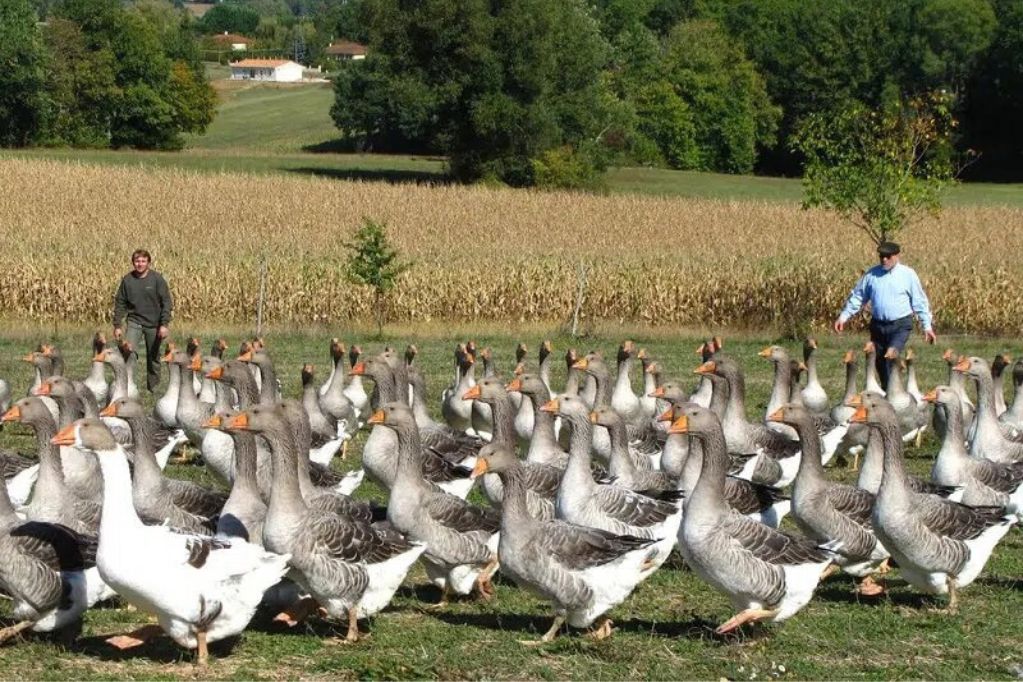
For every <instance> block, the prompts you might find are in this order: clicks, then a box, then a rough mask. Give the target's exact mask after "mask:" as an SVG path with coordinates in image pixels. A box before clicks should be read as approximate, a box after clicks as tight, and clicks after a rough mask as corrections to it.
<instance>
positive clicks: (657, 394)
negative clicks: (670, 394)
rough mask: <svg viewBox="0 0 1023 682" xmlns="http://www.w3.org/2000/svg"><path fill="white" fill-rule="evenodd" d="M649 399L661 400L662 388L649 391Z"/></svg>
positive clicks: (662, 395)
mask: <svg viewBox="0 0 1023 682" xmlns="http://www.w3.org/2000/svg"><path fill="white" fill-rule="evenodd" d="M650 397H651V398H663V397H664V387H662V386H658V387H657V388H655V389H654V390H652V391H650Z"/></svg>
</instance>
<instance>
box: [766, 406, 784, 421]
mask: <svg viewBox="0 0 1023 682" xmlns="http://www.w3.org/2000/svg"><path fill="white" fill-rule="evenodd" d="M784 417H785V408H784V407H779V408H778V409H777V410H775V411H774V412H772V413H771V414H769V415H767V421H769V422H780V421H783V420H784Z"/></svg>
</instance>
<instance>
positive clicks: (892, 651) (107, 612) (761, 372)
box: [0, 325, 1023, 680]
mask: <svg viewBox="0 0 1023 682" xmlns="http://www.w3.org/2000/svg"><path fill="white" fill-rule="evenodd" d="M473 329H474V330H470V328H468V327H466V328H461V329H460V328H452V327H445V328H440V327H429V328H422V327H420V328H412V327H409V328H395V329H394V330H392V334H391V335H390V336H388V337H387V338H385V339H384V340H373V339H371V338H369V337H368V335H366V334H363V333H361V332H359V331H358V330H356V331H345V332H342V331H341V330H337V329H326V328H322V329H306V330H294V329H289V330H277V331H273V330H271V331H269V332H267V334H266V338H267V342H268V348H269V350H270V352H271V354H272V356H273V357H274V359H275V361H276V363H277V365H278V368H279V373H280V375H281V377H282V381H283V383H284V390H285V393H286V395H288V396H296V395H298V389H299V381H298V371H299V368H300V366H301V364H302V363H303V362H306V361H311V362H315V363H317V369H318V371H319V373H320V379H321V380H322V379H323V378H325V376H326V369H327V367H326V358H327V342H328V339H329V337H330V336H334V335H341V336H343V337H344V340H345V341H346V342H349V343H351V342H353V341H358V342H360V343H362V345H363V347H364V348H365V349H366V350H367V351H369V352H375V351H376V350H377V349H379V348H380V347H381V346H382V345H383V344H384V343H389V344H392V345H395V346H397V347H402V346H404V344H405V343H408V342H415V343H416V344H417V345H418V346H419V349H420V356H419V358H418V359H417V363H418V364H420V366H421V369H422V371H423V372H424V374H425V376H426V378H427V382H428V386H429V391H430V405H431V408H432V409H433V411H434V413H435V415H436V414H437V413H438V412H439V395H440V392H441V390H442V389H443V387H445V386H446V385H447V384H448V383H449V382H450V378H451V367H450V365H451V351H452V348H453V346H454V344H455V343H456V342H457V341H459V340H465V339H466V338H468V336H469V335H470V333H471V334H472V335H473V337H474V338H475V339H476V340H477V341H478V342H479V343H480V344H481V346H482V345H491V346H492V347H493V348H494V349H495V356H496V358H497V366H498V369H499V371H501V372H503V373H504V374H505V375H507V373H508V372H509V370H510V369H511V358H510V356H511V353H512V349H513V348H514V345H515V343H516V342H518V341H520V340H524V341H526V342H527V343H528V344H529V346H530V356H529V360H530V361H531V363H535V349H536V344H537V343H538V341H539V340H540V339H541V338H545V337H547V336H550V337H551V338H552V339H553V340H554V344H555V352H556V354H557V356H558V357H561V355H562V354H563V353H564V351H565V349H566V348H567V347H568V346H569V345H570V344H573V343H574V345H575V346H576V347H578V348H580V349H582V350H589V349H591V348H596V349H600V350H602V351H603V352H604V353H605V356H608V355H611V356H613V352H614V349H615V347H616V346H617V344H618V342H619V341H621V340H622V339H623V338H625V337H626V335H627V334H628V335H631V336H632V338H633V339H635V340H636V341H637V342H638V343H639V344H640V345H641V346H643V347H646V348H647V349H648V350H649V351H650V352H651V353H652V355H653V356H654V357H656V358H657V359H659V360H660V361H662V363H663V364H664V366H665V368H666V371H667V375H668V376H670V377H678V378H681V379H683V380H684V381H686V382H689V381H690V380H691V377H692V375H691V370H692V368H693V367H694V366H695V365H696V363H697V357H696V355H695V354H694V352H693V351H694V349H695V347H696V346H697V345H698V343H699V342H700V335H699V334H697V333H693V332H678V333H676V332H667V331H663V330H658V331H656V332H651V331H647V330H644V329H641V328H640V329H623V328H618V327H613V326H607V327H603V328H601V329H600V330H599V331H597V332H595V333H594V335H593V336H591V337H589V338H586V339H579V340H575V341H574V342H573V341H572V340H570V339H568V338H565V337H563V336H559V335H557V334H552V333H551V331H550V330H546V329H541V328H535V327H528V326H523V327H519V328H512V329H509V328H507V327H503V328H502V327H497V326H493V327H489V328H486V329H483V330H481V329H480V328H478V327H476V328H473ZM7 330H8V331H7V332H5V334H4V335H3V336H2V337H0V376H3V377H6V378H8V379H9V380H10V381H11V383H12V385H13V388H14V389H15V394H16V395H21V394H22V393H23V392H24V390H25V389H26V387H27V386H28V383H29V379H30V376H29V372H28V369H27V365H25V364H24V363H22V362H20V361H19V358H20V357H21V356H23V355H24V353H25V352H26V351H27V350H29V349H30V348H31V347H32V346H34V345H35V343H37V342H38V341H40V340H43V339H47V338H51V337H52V338H53V339H54V340H56V341H57V342H58V344H59V345H60V347H61V348H62V349H63V351H64V354H65V356H66V357H67V361H68V374H69V375H72V376H76V377H79V376H83V375H84V373H85V370H86V367H87V363H88V350H89V343H88V339H89V336H90V333H91V331H90V330H87V329H69V328H64V327H62V328H59V329H57V328H53V329H51V328H49V327H47V328H27V327H23V326H18V325H8V326H7ZM174 332H175V335H176V336H177V337H179V338H183V337H184V336H185V335H186V334H192V333H196V334H198V335H199V336H200V337H201V338H202V339H203V340H204V342H205V344H206V345H207V346H208V344H209V342H210V341H211V340H212V339H213V338H215V337H216V336H218V335H221V334H223V335H225V338H227V339H228V340H229V342H230V344H231V346H232V347H236V346H237V343H238V341H239V340H240V339H241V338H242V335H243V334H242V331H241V330H218V329H211V328H194V329H188V328H185V327H184V326H182V327H179V328H176V329H175V330H174ZM774 341H775V339H772V338H770V336H769V335H768V334H762V335H746V336H743V337H737V336H729V335H727V334H726V336H725V345H726V351H727V352H728V353H730V354H733V355H734V356H736V357H737V358H739V359H740V360H741V361H742V363H743V365H744V366H745V367H746V369H747V376H748V390H749V394H750V395H749V404H748V411H749V413H750V415H751V416H754V417H760V416H762V415H763V410H764V406H765V404H766V400H767V397H768V393H769V387H770V382H771V373H770V371H769V365H768V363H767V361H765V360H762V359H760V358H758V357H756V352H757V351H758V350H760V349H761V348H762V347H763V346H764V345H766V344H768V343H771V342H774ZM820 341H821V352H820V367H821V373H822V382H823V383H824V384H825V387H826V389H827V390H828V392H829V395H830V396H831V398H832V400H833V401H834V400H837V398H838V396H839V395H840V394H841V389H842V382H843V370H842V365H841V362H840V357H841V354H842V352H844V351H845V350H846V349H847V348H853V347H855V346H857V345H858V344H861V343H862V342H863V337H862V336H856V335H851V334H850V335H846V336H844V337H835V336H826V337H822V338H821V339H820ZM783 343H785V344H786V345H788V347H789V348H790V349H792V350H795V349H796V347H797V346H796V344H795V343H794V342H791V341H783ZM942 344H949V345H952V346H954V347H956V349H957V350H960V351H963V352H969V353H975V354H978V355H981V356H984V357H991V356H993V354H994V353H995V352H997V351H1002V350H1005V349H1006V348H1011V347H1013V346H1014V345H1015V342H1013V341H1011V340H1008V339H978V338H944V339H942ZM918 350H919V351H920V356H921V359H920V364H919V375H920V382H921V385H922V387H925V388H929V387H931V386H932V385H934V384H935V383H937V382H941V381H944V380H945V376H946V370H945V365H944V363H943V362H942V361H941V359H940V348H930V347H922V348H918ZM563 380H564V365H563V363H561V362H558V363H556V366H555V376H554V383H555V385H556V386H560V385H561V384H562V382H563ZM634 385H636V387H637V390H638V388H639V386H638V383H637V382H634ZM363 441H364V434H363V435H361V436H360V437H359V438H358V439H357V441H356V443H355V447H354V449H353V450H352V451H351V454H350V457H349V461H347V462H335V466H337V467H339V468H341V469H348V468H351V467H354V466H357V465H358V460H359V451H360V448H361V443H362V442H363ZM31 445H32V441H31V439H30V438H29V437H28V436H27V435H26V434H25V431H24V429H23V428H22V427H20V426H16V425H15V426H10V427H5V429H4V430H3V432H0V446H6V447H18V448H21V449H27V448H29V447H30V446H31ZM936 449H937V444H936V443H934V442H933V440H932V439H926V440H925V442H924V447H923V448H922V449H921V450H911V451H909V453H908V463H909V466H910V468H911V469H912V470H913V471H914V472H915V473H917V474H925V473H926V472H927V471H928V469H929V466H930V462H931V458H932V456H933V454H934V452H935V451H936ZM168 471H169V473H170V475H172V476H179V477H188V478H199V479H202V480H207V481H209V480H210V479H209V477H208V475H207V474H205V473H204V470H203V469H202V468H201V467H199V466H171V467H169V469H168ZM831 472H832V475H834V476H835V477H837V478H841V479H844V480H851V479H852V477H853V474H850V473H849V472H847V471H845V470H844V468H842V467H835V468H833V469H831ZM360 494H365V495H369V496H372V497H375V498H377V499H380V500H383V499H385V498H384V495H383V494H382V492H381V491H379V490H376V489H374V488H373V487H372V486H369V485H365V486H364V487H363V489H362V490H360ZM1021 548H1023V541H1021V536H1020V532H1019V531H1018V530H1013V531H1011V532H1010V534H1009V535H1008V536H1007V537H1006V539H1005V541H1004V542H1003V543H1002V544H1001V545H1000V546H999V547H998V548H997V550H996V552H995V554H994V557H993V559H992V560H991V562H990V563H989V565H988V567H987V569H986V570H985V571H984V573H983V574H982V576H981V577H980V578H979V579H978V581H977V582H976V583H975V584H973V585H971V586H970V587H969V588H967V589H966V590H964V591H963V594H962V597H963V599H962V607H961V610H960V613H959V615H957V616H948V615H943V614H941V613H937V612H934V611H933V610H932V607H935V606H941V605H942V602H941V601H940V600H935V599H930V598H925V597H922V596H921V595H919V594H917V593H915V592H914V591H913V590H911V589H909V588H908V587H907V586H906V585H905V584H904V583H903V582H902V581H901V580H900V579H899V578H898V573H897V572H895V573H894V574H893V575H892V576H891V577H890V578H889V581H888V582H889V587H890V592H889V594H888V596H887V597H885V598H882V599H880V600H878V601H876V602H873V603H860V602H859V600H858V599H857V598H856V597H855V596H854V595H853V593H852V588H853V581H852V580H851V579H849V578H848V577H844V576H840V575H839V576H834V577H832V578H830V579H829V580H828V581H827V582H826V583H825V584H824V585H822V586H821V588H820V589H819V590H818V592H817V595H816V597H815V598H814V600H813V601H812V602H811V604H810V605H809V606H808V607H807V608H806V609H805V610H804V611H803V612H801V613H799V614H798V615H797V616H795V617H794V618H793V619H792V620H790V621H789V622H787V623H785V624H784V625H781V626H768V627H754V628H747V629H745V630H744V631H743V632H742V633H741V634H740V635H739V636H738V637H735V638H729V639H725V640H720V639H718V638H715V637H714V636H713V635H712V629H713V627H714V626H715V625H716V624H718V623H720V622H723V621H724V620H726V619H727V618H728V617H729V616H731V615H732V613H731V608H730V605H729V604H728V603H727V601H726V600H725V599H724V598H723V597H722V596H721V595H720V594H718V593H717V592H715V591H714V590H712V589H711V588H710V587H708V586H707V585H705V584H704V583H702V582H701V581H700V580H699V579H698V578H696V576H695V575H693V574H692V573H691V572H690V571H688V570H687V569H685V568H684V567H683V566H682V564H681V561H679V560H672V561H670V562H669V564H668V565H666V566H665V567H664V568H662V569H661V570H660V571H658V572H657V573H656V574H655V575H654V576H652V577H651V578H650V579H649V580H647V581H646V582H645V583H644V584H643V585H641V586H640V587H639V589H638V590H637V591H636V592H635V593H634V594H633V596H632V597H631V598H630V599H629V600H628V601H626V602H625V603H624V604H622V605H621V606H620V607H618V608H616V609H614V610H613V611H612V612H611V614H610V615H611V617H612V618H613V619H614V621H615V626H616V628H617V632H616V633H615V635H614V636H613V637H612V638H611V639H610V640H608V641H605V642H593V641H591V640H589V639H587V638H586V637H584V636H582V634H581V633H579V632H574V631H573V632H570V633H567V634H563V635H562V636H561V637H560V638H559V639H558V640H556V641H555V642H554V643H551V644H548V645H545V646H542V647H538V648H527V647H523V646H522V645H520V644H518V642H517V640H520V639H529V638H535V637H537V636H539V634H540V633H542V632H543V631H544V630H545V629H546V628H547V626H548V624H549V618H550V608H549V605H548V604H546V603H545V602H543V601H541V600H539V599H537V598H535V597H533V596H531V595H529V594H527V593H525V592H524V591H522V590H520V589H519V588H517V587H515V586H514V585H513V584H512V583H510V582H508V581H507V580H500V581H499V582H498V584H497V596H496V598H495V599H494V600H493V601H492V602H491V603H489V604H483V603H477V602H474V601H460V602H456V603H453V604H452V605H451V606H450V607H448V608H445V609H443V610H441V611H439V612H434V611H428V610H426V609H425V608H424V607H425V606H426V604H427V603H428V602H430V601H433V600H435V599H436V597H437V593H436V591H435V590H434V589H433V588H432V587H430V586H428V585H427V583H426V580H425V576H424V574H423V573H422V572H421V571H420V570H418V569H417V570H416V571H414V572H413V574H411V575H410V577H409V579H408V580H407V581H406V584H405V587H404V588H403V589H402V590H401V591H400V592H399V594H398V596H397V598H396V599H395V600H394V602H393V603H392V605H391V606H390V607H389V608H388V609H387V610H386V611H385V612H383V613H381V614H379V615H378V616H376V617H375V618H373V619H372V621H371V622H370V623H369V624H368V629H369V630H370V632H371V633H372V636H371V637H370V638H369V639H368V640H366V641H364V642H360V643H358V644H356V645H353V646H336V645H330V644H328V643H326V642H325V637H326V636H328V635H331V634H333V633H335V632H337V631H338V630H337V629H336V628H335V624H332V623H327V622H324V621H321V620H319V619H312V620H310V621H309V622H308V623H307V624H305V625H302V626H299V627H297V628H295V629H294V630H293V631H284V630H282V629H280V628H279V627H277V626H274V625H272V624H271V623H270V616H269V615H262V616H260V617H258V618H257V619H256V620H255V621H254V622H253V623H252V624H251V626H250V629H249V630H247V631H246V632H245V633H244V634H243V635H242V636H241V637H240V638H239V640H238V641H237V642H235V643H233V645H231V644H230V643H224V644H219V645H215V646H214V647H213V658H212V662H211V666H210V668H209V671H208V675H209V676H211V677H217V678H238V677H244V678H260V679H279V678H283V677H287V678H297V677H302V678H308V677H328V676H329V677H331V678H346V679H349V678H351V679H354V678H391V679H393V678H437V677H440V678H473V679H522V678H529V679H556V678H573V679H621V678H632V679H644V678H646V679H669V678H729V679H744V680H753V679H786V678H793V679H805V678H830V679H852V678H856V679H880V678H884V679H893V678H900V679H901V678H933V679H960V678H984V679H1012V678H1016V677H1017V675H1018V671H1019V670H1020V668H1021V666H1023V644H1021V643H1020V639H1019V637H1018V634H1017V625H1018V614H1019V613H1020V611H1021V609H1023V582H1021V581H1020V576H1021V575H1023V559H1021V554H1020V551H1021ZM3 608H5V607H2V606H0V610H2V609H3ZM0 613H2V611H0ZM143 622H145V616H144V614H141V613H138V612H136V611H131V610H126V609H124V608H120V607H118V605H116V604H112V605H109V606H106V607H104V608H101V609H95V610H92V611H90V612H88V613H87V614H86V617H85V622H84V631H83V633H82V636H81V637H80V638H79V639H78V640H77V641H76V642H74V643H72V644H61V643H57V642H54V641H48V640H47V639H46V638H42V637H36V636H32V635H29V636H28V637H26V638H25V640H24V641H20V642H15V643H11V644H9V645H7V646H5V647H4V648H3V654H2V657H0V677H2V678H11V677H28V678H42V679H68V678H111V677H117V678H122V679H124V678H161V679H169V678H180V677H192V676H193V674H194V673H193V667H192V665H191V662H190V661H191V656H190V655H188V654H187V653H186V652H183V651H181V650H179V649H178V648H177V647H176V646H174V645H173V644H172V643H171V642H170V641H169V640H168V639H166V638H158V639H156V640H154V641H152V642H150V643H149V644H147V645H146V646H143V647H141V648H138V649H135V650H132V651H128V652H123V653H121V652H118V651H116V650H114V649H112V648H110V647H108V646H107V645H106V644H104V642H103V639H104V638H105V637H107V636H110V635H111V634H113V633H118V632H122V631H124V630H127V629H130V628H134V627H136V626H138V625H140V624H141V623H143ZM363 627H364V628H365V627H367V626H366V625H365V624H364V626H363Z"/></svg>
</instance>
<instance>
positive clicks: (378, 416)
mask: <svg viewBox="0 0 1023 682" xmlns="http://www.w3.org/2000/svg"><path fill="white" fill-rule="evenodd" d="M366 421H367V422H368V423H370V424H383V423H384V411H383V410H377V411H376V412H374V413H373V414H372V415H370V417H369V419H368V420H366Z"/></svg>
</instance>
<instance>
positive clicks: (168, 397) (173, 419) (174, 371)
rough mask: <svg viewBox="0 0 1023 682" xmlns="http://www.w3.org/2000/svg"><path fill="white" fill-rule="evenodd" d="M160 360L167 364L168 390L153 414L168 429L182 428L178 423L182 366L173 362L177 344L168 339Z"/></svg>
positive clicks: (157, 403)
mask: <svg viewBox="0 0 1023 682" xmlns="http://www.w3.org/2000/svg"><path fill="white" fill-rule="evenodd" d="M165 348H166V350H165V351H164V354H163V355H162V356H160V362H161V363H162V364H164V365H166V366H167V390H165V391H164V393H163V395H162V396H160V397H159V398H157V400H156V405H155V406H154V407H153V416H154V417H156V419H157V420H158V421H159V422H160V423H161V424H163V425H164V426H165V427H166V428H168V429H177V428H180V426H179V425H178V417H177V413H178V393H179V392H180V391H181V368H180V367H179V366H178V365H177V364H175V363H173V362H171V360H172V359H173V357H174V351H175V350H176V349H177V345H176V344H175V343H174V342H173V341H168V342H167V344H166V346H165Z"/></svg>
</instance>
